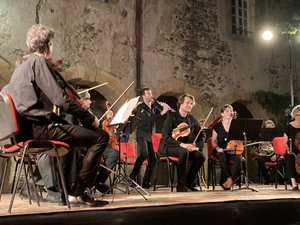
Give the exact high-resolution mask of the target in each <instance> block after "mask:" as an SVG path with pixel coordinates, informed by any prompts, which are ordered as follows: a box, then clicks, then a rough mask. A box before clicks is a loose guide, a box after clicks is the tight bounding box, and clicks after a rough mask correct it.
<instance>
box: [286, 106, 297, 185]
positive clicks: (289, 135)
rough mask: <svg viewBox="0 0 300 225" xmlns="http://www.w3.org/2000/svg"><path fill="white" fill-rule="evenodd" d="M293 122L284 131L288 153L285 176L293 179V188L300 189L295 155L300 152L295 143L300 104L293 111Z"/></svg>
mask: <svg viewBox="0 0 300 225" xmlns="http://www.w3.org/2000/svg"><path fill="white" fill-rule="evenodd" d="M291 116H292V119H293V120H292V122H290V123H289V124H288V125H287V126H286V128H285V131H284V134H283V136H284V143H285V147H286V149H287V154H286V157H285V158H286V166H285V178H286V179H287V180H290V181H291V185H292V189H293V190H299V188H298V184H297V180H296V178H297V172H296V167H295V157H296V156H297V154H300V152H299V149H298V148H297V146H296V145H295V142H297V141H296V137H298V136H299V132H300V105H296V106H295V107H294V108H293V110H292V112H291Z"/></svg>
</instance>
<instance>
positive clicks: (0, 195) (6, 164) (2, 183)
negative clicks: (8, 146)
mask: <svg viewBox="0 0 300 225" xmlns="http://www.w3.org/2000/svg"><path fill="white" fill-rule="evenodd" d="M8 163H9V158H7V159H6V162H5V166H4V171H3V173H2V180H1V187H0V201H1V197H2V192H3V187H4V181H5V177H6V173H7V167H8Z"/></svg>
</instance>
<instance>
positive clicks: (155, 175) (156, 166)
mask: <svg viewBox="0 0 300 225" xmlns="http://www.w3.org/2000/svg"><path fill="white" fill-rule="evenodd" d="M158 163H159V161H158V160H157V161H156V163H155V174H154V182H153V191H155V190H156V181H157V170H158Z"/></svg>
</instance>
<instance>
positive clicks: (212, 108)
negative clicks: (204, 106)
mask: <svg viewBox="0 0 300 225" xmlns="http://www.w3.org/2000/svg"><path fill="white" fill-rule="evenodd" d="M213 110H214V107H211V109H210V111H209V113H208V115H207V117H206V118H205V120H204V123H203V125H202V127H201V129H200V130H199V132H198V134H197V136H196V137H195V140H194V141H193V145H195V144H196V140H197V139H198V137H199V135H200V133H201V131H202V130H203V129H204V128H205V124H206V122H207V120H208V118H209V117H210V115H211V113H212V112H213Z"/></svg>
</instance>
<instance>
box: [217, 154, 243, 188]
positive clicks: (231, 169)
mask: <svg viewBox="0 0 300 225" xmlns="http://www.w3.org/2000/svg"><path fill="white" fill-rule="evenodd" d="M214 154H215V156H216V157H217V158H218V159H219V161H220V166H221V181H220V184H221V185H222V184H223V183H224V182H225V181H226V180H227V178H229V177H232V180H233V181H236V180H237V178H238V177H239V175H240V173H241V159H242V158H241V155H236V154H228V153H227V152H217V151H215V152H214ZM230 161H231V163H230Z"/></svg>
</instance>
